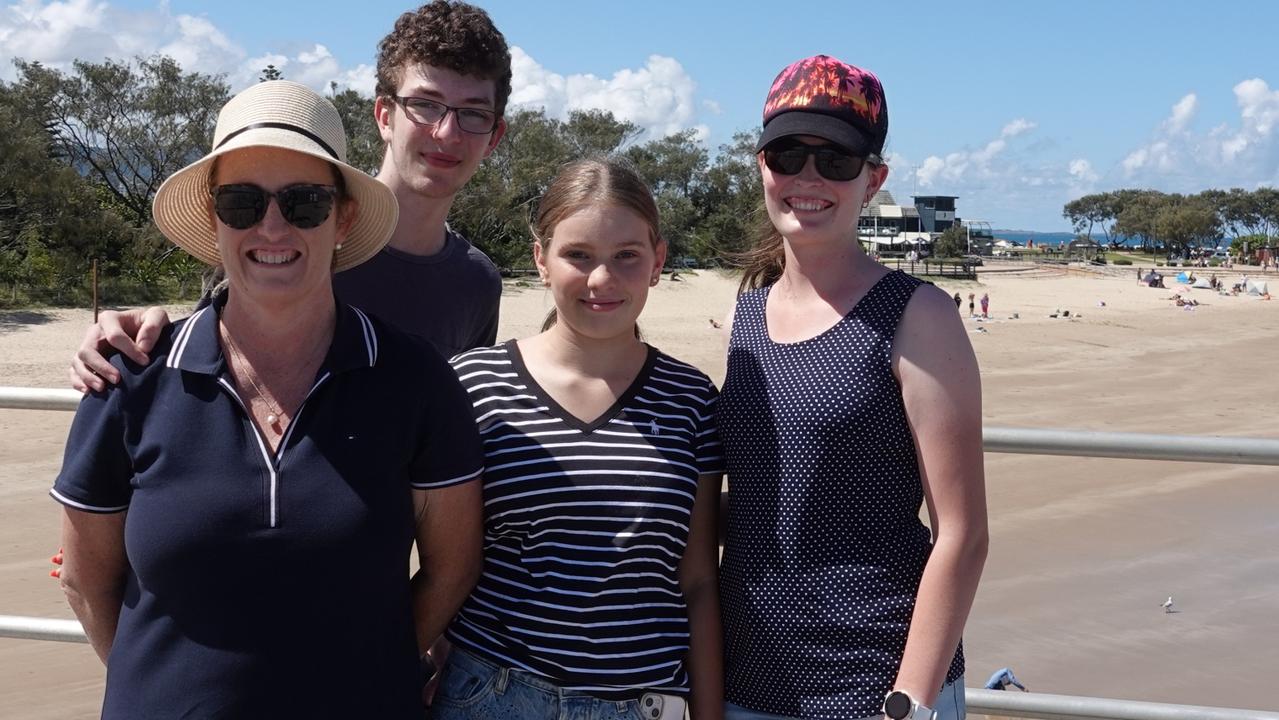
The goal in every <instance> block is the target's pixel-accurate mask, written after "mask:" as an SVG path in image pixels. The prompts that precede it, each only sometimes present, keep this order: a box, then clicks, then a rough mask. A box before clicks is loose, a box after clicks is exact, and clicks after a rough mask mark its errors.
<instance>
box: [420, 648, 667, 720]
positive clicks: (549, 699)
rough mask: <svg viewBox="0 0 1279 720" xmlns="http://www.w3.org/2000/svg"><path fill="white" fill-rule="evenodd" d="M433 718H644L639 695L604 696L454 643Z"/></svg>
mask: <svg viewBox="0 0 1279 720" xmlns="http://www.w3.org/2000/svg"><path fill="white" fill-rule="evenodd" d="M440 673H441V674H440V685H439V689H437V690H436V691H435V699H434V700H433V701H432V704H431V718H432V720H506V719H507V718H510V719H511V720H540V719H542V718H545V719H546V720H645V716H644V715H643V714H642V713H641V712H640V701H638V700H601V699H599V698H596V697H592V696H590V695H587V694H586V693H584V692H579V691H576V690H565V689H564V688H561V687H559V686H557V685H555V684H554V683H551V682H548V681H547V680H545V679H544V678H542V677H541V676H540V675H534V674H532V673H527V672H524V671H523V670H513V669H511V668H504V667H498V666H497V665H494V664H493V663H491V662H489V661H487V660H485V659H483V658H479V657H476V656H475V655H472V654H471V653H468V652H466V651H465V650H462V649H460V648H458V647H457V646H454V647H453V651H452V652H451V653H449V659H448V661H447V662H446V663H445V664H444V669H443V670H441V671H440Z"/></svg>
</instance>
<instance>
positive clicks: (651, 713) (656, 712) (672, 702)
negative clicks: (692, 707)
mask: <svg viewBox="0 0 1279 720" xmlns="http://www.w3.org/2000/svg"><path fill="white" fill-rule="evenodd" d="M686 704H687V703H685V702H684V698H682V697H680V696H678V695H663V694H662V693H644V694H643V695H641V696H640V699H639V705H640V712H641V713H642V714H643V715H644V718H645V720H684V708H685V706H686Z"/></svg>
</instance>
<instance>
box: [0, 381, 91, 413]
mask: <svg viewBox="0 0 1279 720" xmlns="http://www.w3.org/2000/svg"><path fill="white" fill-rule="evenodd" d="M80 397H81V396H80V393H78V392H76V391H75V390H52V389H49V388H26V387H5V386H2V385H0V409H5V408H8V409H11V410H75V409H76V408H78V407H80Z"/></svg>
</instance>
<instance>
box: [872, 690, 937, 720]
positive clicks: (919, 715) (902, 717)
mask: <svg viewBox="0 0 1279 720" xmlns="http://www.w3.org/2000/svg"><path fill="white" fill-rule="evenodd" d="M884 717H886V718H888V720H936V719H937V713H936V712H934V711H933V709H932V708H930V707H928V706H927V705H925V704H923V703H921V702H919V701H918V700H916V699H915V698H913V697H911V696H910V694H909V693H906V692H903V691H901V690H893V691H890V692H889V693H888V695H887V696H886V697H885V698H884Z"/></svg>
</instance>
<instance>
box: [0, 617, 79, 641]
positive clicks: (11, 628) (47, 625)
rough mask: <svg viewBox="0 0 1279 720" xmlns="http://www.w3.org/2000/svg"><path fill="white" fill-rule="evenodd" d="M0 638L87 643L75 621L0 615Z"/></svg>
mask: <svg viewBox="0 0 1279 720" xmlns="http://www.w3.org/2000/svg"><path fill="white" fill-rule="evenodd" d="M0 637H7V638H18V639H19V640H52V641H54V642H70V643H87V642H89V639H88V638H86V637H85V636H84V628H82V627H80V623H78V622H76V621H75V620H55V619H54V618H41V617H24V616H22V615H0Z"/></svg>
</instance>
